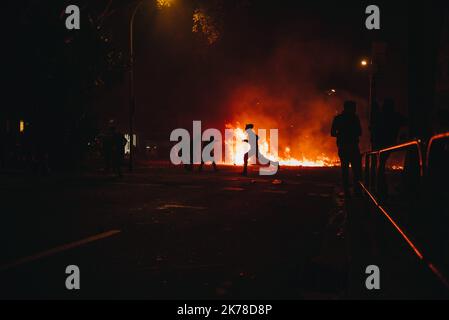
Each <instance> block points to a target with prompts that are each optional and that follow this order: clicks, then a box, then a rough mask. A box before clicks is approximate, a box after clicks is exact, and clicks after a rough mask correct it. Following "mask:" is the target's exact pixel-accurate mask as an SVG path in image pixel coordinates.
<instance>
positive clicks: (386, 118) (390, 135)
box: [373, 98, 406, 197]
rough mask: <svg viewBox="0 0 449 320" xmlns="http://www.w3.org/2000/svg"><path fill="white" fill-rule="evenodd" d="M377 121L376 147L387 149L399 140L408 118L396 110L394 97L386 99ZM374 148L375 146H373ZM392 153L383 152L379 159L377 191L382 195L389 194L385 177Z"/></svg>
mask: <svg viewBox="0 0 449 320" xmlns="http://www.w3.org/2000/svg"><path fill="white" fill-rule="evenodd" d="M376 121H377V124H376V126H377V128H378V131H377V132H376V134H377V138H376V139H377V141H378V144H377V146H376V149H385V148H388V147H391V146H394V145H395V144H397V142H398V135H399V130H400V129H401V127H402V126H404V125H405V124H406V119H405V118H404V117H403V116H402V115H401V114H400V113H398V112H396V111H395V103H394V100H393V99H390V98H387V99H385V100H384V104H383V106H382V110H381V111H380V112H379V114H378V117H377V119H376ZM373 148H374V146H373ZM389 156H390V154H389V153H388V152H385V153H382V154H381V155H380V159H379V172H378V178H377V179H378V181H377V192H378V193H379V195H380V196H381V197H386V196H387V195H388V185H387V181H386V177H385V166H386V164H387V161H388V158H389Z"/></svg>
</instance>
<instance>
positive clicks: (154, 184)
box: [113, 182, 164, 187]
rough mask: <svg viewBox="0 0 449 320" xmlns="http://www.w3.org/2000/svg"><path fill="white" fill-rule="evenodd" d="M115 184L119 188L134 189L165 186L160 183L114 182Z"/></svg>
mask: <svg viewBox="0 0 449 320" xmlns="http://www.w3.org/2000/svg"><path fill="white" fill-rule="evenodd" d="M113 184H115V185H119V186H132V187H163V186H164V185H163V184H159V183H129V182H114V183H113Z"/></svg>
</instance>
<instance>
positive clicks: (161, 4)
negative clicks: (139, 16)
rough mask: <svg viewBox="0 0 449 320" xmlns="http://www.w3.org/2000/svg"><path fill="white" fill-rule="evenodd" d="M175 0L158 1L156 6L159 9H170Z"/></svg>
mask: <svg viewBox="0 0 449 320" xmlns="http://www.w3.org/2000/svg"><path fill="white" fill-rule="evenodd" d="M172 2H173V0H157V1H156V5H157V7H158V9H162V8H170V7H171V5H172Z"/></svg>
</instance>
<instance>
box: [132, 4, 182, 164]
mask: <svg viewBox="0 0 449 320" xmlns="http://www.w3.org/2000/svg"><path fill="white" fill-rule="evenodd" d="M173 1H174V0H156V5H157V8H159V9H162V8H168V7H170V6H171V4H172V2H173ZM144 2H145V0H139V2H138V3H137V4H136V6H135V7H134V10H133V12H132V15H131V19H130V21H129V171H132V170H133V153H134V150H133V149H134V114H135V111H136V98H135V93H134V92H135V91H134V19H135V17H136V13H137V11H138V10H139V8H140V7H141V6H142V5H143V3H144Z"/></svg>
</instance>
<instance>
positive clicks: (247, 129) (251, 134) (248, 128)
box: [242, 123, 259, 176]
mask: <svg viewBox="0 0 449 320" xmlns="http://www.w3.org/2000/svg"><path fill="white" fill-rule="evenodd" d="M253 129H254V125H253V124H252V123H249V124H247V125H246V126H245V132H246V133H247V134H248V139H245V140H243V141H244V142H246V143H249V147H250V149H249V150H248V152H246V153H245V154H244V156H243V171H242V175H243V176H247V175H248V160H249V158H250V157H251V156H252V155H254V156H255V157H256V163H257V160H258V157H259V136H258V135H257V134H256V133H255V132H254V130H253ZM251 141H255V146H254V149H255V150H254V149H253V146H252V144H251Z"/></svg>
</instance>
